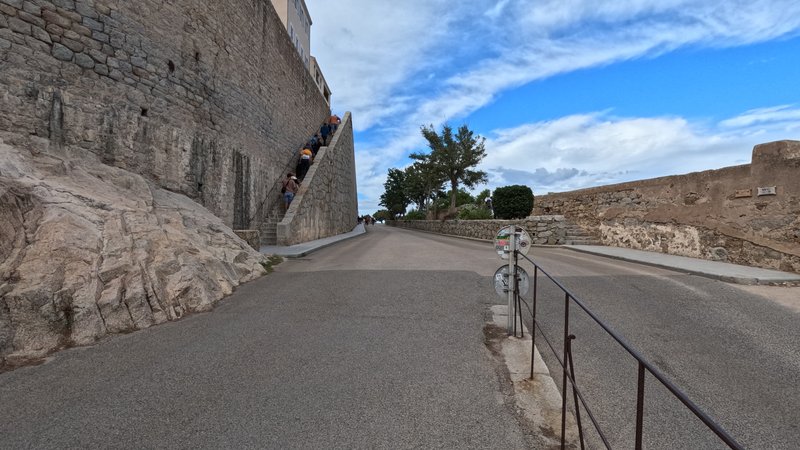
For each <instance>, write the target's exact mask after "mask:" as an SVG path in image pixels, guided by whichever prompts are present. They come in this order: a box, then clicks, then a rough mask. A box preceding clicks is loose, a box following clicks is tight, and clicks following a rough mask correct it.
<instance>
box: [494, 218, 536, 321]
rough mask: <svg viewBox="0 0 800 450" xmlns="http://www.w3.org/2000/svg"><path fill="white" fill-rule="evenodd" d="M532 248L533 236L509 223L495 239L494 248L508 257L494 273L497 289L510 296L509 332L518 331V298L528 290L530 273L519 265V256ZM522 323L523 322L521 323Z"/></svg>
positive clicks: (503, 256) (505, 295)
mask: <svg viewBox="0 0 800 450" xmlns="http://www.w3.org/2000/svg"><path fill="white" fill-rule="evenodd" d="M530 248H531V237H530V235H529V234H528V232H527V231H525V229H524V228H522V227H519V226H516V225H509V226H506V227H503V228H501V229H500V231H498V232H497V235H496V236H495V239H494V249H495V251H496V252H497V254H498V255H499V256H500V259H507V260H508V265H506V266H502V267H500V268H499V269H497V271H496V272H495V274H494V287H495V291H496V292H497V294H498V295H500V297H501V298H503V297H507V298H508V334H509V335H510V334H512V333H516V319H517V299H518V296H519V295H525V294H526V293H527V292H528V286H529V284H530V282H529V279H528V274H527V273H526V272H525V271H524V270H523V269H521V268H519V267H518V266H517V256H518V255H519V254H520V253H522V254H523V255H527V254H528V251H530ZM520 325H521V324H520Z"/></svg>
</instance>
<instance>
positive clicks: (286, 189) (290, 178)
mask: <svg viewBox="0 0 800 450" xmlns="http://www.w3.org/2000/svg"><path fill="white" fill-rule="evenodd" d="M299 188H300V187H299V186H298V185H297V177H296V176H294V174H293V173H292V172H289V173H287V174H286V179H285V180H283V187H282V188H281V192H282V193H283V206H284V209H289V205H290V204H291V203H292V200H294V195H295V194H296V193H297V191H298V189H299Z"/></svg>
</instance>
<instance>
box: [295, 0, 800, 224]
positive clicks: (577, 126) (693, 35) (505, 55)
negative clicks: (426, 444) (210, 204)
mask: <svg viewBox="0 0 800 450" xmlns="http://www.w3.org/2000/svg"><path fill="white" fill-rule="evenodd" d="M306 3H307V5H308V8H309V11H310V13H311V16H312V20H313V25H312V29H311V36H312V37H311V39H312V42H311V45H312V53H313V54H314V55H315V56H316V58H317V60H318V61H319V63H320V66H321V67H322V70H323V72H324V74H325V76H326V78H327V80H328V83H329V84H330V86H331V90H332V91H333V101H332V108H333V109H334V111H336V112H340V113H341V112H343V111H350V112H352V114H353V121H354V127H355V130H356V142H355V144H356V170H357V172H358V173H357V175H358V191H359V209H360V211H361V213H362V214H366V213H372V212H374V211H375V210H377V209H380V206H379V205H378V202H379V197H380V195H381V194H382V193H383V182H384V181H385V179H386V172H387V170H388V168H391V167H399V168H402V167H405V166H406V165H408V164H409V160H408V154H409V153H411V152H415V151H422V150H426V145H425V141H424V140H423V139H422V137H421V135H420V133H419V128H420V126H421V125H422V124H434V125H435V126H436V127H437V128H440V126H441V124H443V123H445V122H447V123H450V124H451V125H453V126H458V125H461V124H465V123H466V124H468V125H469V127H470V128H471V129H473V130H475V131H476V132H477V133H478V134H480V135H482V136H484V137H486V139H487V141H486V148H487V157H486V159H485V160H484V161H483V163H482V164H481V166H480V168H481V169H482V170H485V171H486V172H487V173H488V174H489V183H488V184H487V185H485V186H480V187H479V188H478V190H481V189H484V188H490V189H494V188H496V187H498V186H505V185H509V184H525V185H528V186H530V187H531V188H532V189H533V191H534V193H535V194H544V193H547V192H561V191H567V190H573V189H579V188H584V187H591V186H599V185H603V184H610V183H618V182H623V181H630V180H637V179H643V178H652V177H658V176H664V175H673V174H681V173H688V172H693V171H699V170H707V169H716V168H720V167H725V166H730V165H736V164H744V163H748V162H749V161H750V155H751V153H752V147H753V146H754V145H756V144H759V143H763V142H769V141H773V140H779V139H800V83H798V80H800V2H798V1H796V0H748V1H739V0H724V1H722V0H721V1H711V0H708V1H703V0H693V1H688V0H613V1H602V0H539V1H530V0H527V1H526V0H500V1H497V0H495V1H485V0H461V1H444V0H442V1H435V0H406V1H403V2H389V1H381V0H337V1H335V2H331V1H329V0H306Z"/></svg>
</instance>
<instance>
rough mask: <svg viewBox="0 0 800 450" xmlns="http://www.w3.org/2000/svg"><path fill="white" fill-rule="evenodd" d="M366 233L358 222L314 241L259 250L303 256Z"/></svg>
mask: <svg viewBox="0 0 800 450" xmlns="http://www.w3.org/2000/svg"><path fill="white" fill-rule="evenodd" d="M366 233H367V230H366V227H365V226H364V224H359V225H356V227H355V228H353V231H350V232H347V233H343V234H340V235H337V236H331V237H327V238H323V239H317V240H316V241H309V242H304V243H302V244H296V245H289V246H277V245H265V246H263V247H261V249H260V250H259V251H260V252H261V253H263V254H266V255H278V256H283V257H286V258H302V257H303V256H306V255H309V254H311V253H314V252H315V251H317V250H320V249H323V248H325V247H330V246H331V245H334V244H337V243H339V242H342V241H346V240H348V239H353V238H356V237H359V236H362V235H364V234H366Z"/></svg>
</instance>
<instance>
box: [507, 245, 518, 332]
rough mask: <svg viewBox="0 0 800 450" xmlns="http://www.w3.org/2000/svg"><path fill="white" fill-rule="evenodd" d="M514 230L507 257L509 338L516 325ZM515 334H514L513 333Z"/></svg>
mask: <svg viewBox="0 0 800 450" xmlns="http://www.w3.org/2000/svg"><path fill="white" fill-rule="evenodd" d="M515 231H516V230H512V232H511V236H509V247H508V248H509V250H510V251H511V252H512V254H509V255H508V321H507V324H506V326H507V330H506V331H507V332H508V335H509V336H510V335H511V333H512V332H513V330H514V327H515V326H516V325H517V324H516V317H515V314H516V313H515V312H514V309H515V308H514V306H515V305H514V289H515V288H516V284H517V276H516V274H517V266H516V264H515V263H516V261H515V260H514V255H513V252H514V251H515V250H516V246H517V242H516V239H515V238H516V235H515ZM514 333H515V334H516V332H514Z"/></svg>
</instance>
